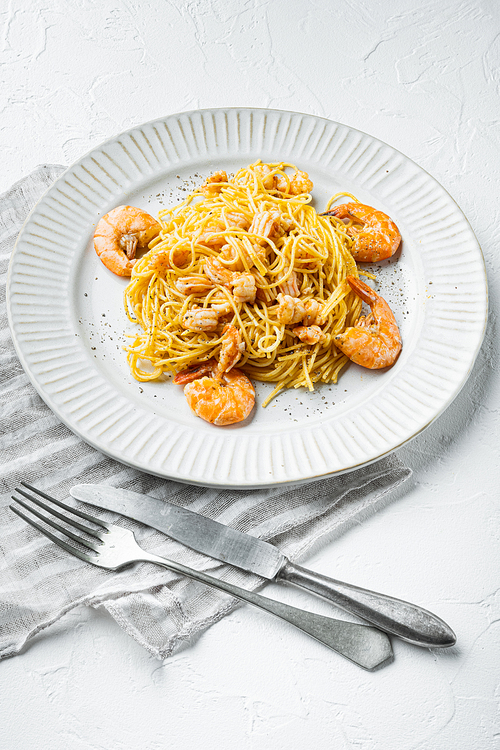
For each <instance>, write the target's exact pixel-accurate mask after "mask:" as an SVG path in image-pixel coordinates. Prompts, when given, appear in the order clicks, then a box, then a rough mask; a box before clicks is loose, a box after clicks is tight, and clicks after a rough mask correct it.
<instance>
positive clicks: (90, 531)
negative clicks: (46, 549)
mask: <svg viewBox="0 0 500 750" xmlns="http://www.w3.org/2000/svg"><path fill="white" fill-rule="evenodd" d="M14 492H19V494H20V495H23V496H24V497H25V498H27V499H28V500H31V502H32V503H35V504H36V505H39V506H40V508H43V509H44V510H47V511H49V512H50V513H52V515H53V516H56V517H57V518H60V519H61V521H66V522H67V523H71V525H72V526H74V527H75V528H77V529H80V531H85V532H86V533H87V534H90V536H93V537H95V538H96V539H101V540H102V531H97V530H96V529H91V528H90V526H85V524H83V523H79V522H78V521H75V520H74V519H71V520H70V519H68V517H67V516H63V514H62V513H59V512H58V511H57V510H55V508H50V507H49V506H48V505H47V504H46V503H43V502H42V501H41V500H39V499H38V498H36V497H34V495H30V494H29V492H25V491H24V490H22V489H21V488H20V487H16V489H15V490H14ZM18 502H19V501H18ZM58 505H64V504H63V503H58ZM64 507H65V508H66V509H67V510H70V511H72V512H73V509H72V508H70V507H69V505H65V506H64Z"/></svg>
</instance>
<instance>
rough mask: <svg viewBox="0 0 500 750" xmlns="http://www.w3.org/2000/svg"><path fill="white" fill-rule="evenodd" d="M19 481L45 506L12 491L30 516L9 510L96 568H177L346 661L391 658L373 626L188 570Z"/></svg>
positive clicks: (371, 662) (367, 663)
mask: <svg viewBox="0 0 500 750" xmlns="http://www.w3.org/2000/svg"><path fill="white" fill-rule="evenodd" d="M21 484H22V485H23V486H24V487H27V488H28V489H30V490H31V491H32V492H35V493H36V494H37V495H38V497H35V496H34V495H32V494H30V493H28V492H26V491H25V490H22V489H21V488H19V487H17V488H16V490H15V492H17V493H18V494H20V495H22V496H23V497H25V498H26V499H28V500H30V501H31V502H32V503H34V504H35V506H37V507H38V508H39V509H42V510H43V511H45V513H42V512H40V510H37V508H36V507H31V506H30V505H28V504H27V503H26V502H25V501H24V500H21V499H20V498H18V497H16V496H14V495H12V499H13V500H15V501H16V503H18V505H20V506H22V507H23V508H24V509H25V510H27V511H28V512H29V513H30V516H27V515H26V514H25V513H24V512H23V511H22V510H21V509H20V508H19V507H17V506H15V505H11V506H10V508H11V510H12V511H14V513H16V514H17V515H18V516H20V517H21V518H22V519H23V520H24V521H26V522H27V523H29V524H30V525H31V526H34V527H35V528H36V529H38V531H40V532H41V533H42V534H44V535H45V536H47V537H48V538H49V539H51V540H52V541H53V542H55V543H56V544H58V545H59V547H62V548H63V549H65V550H66V551H67V552H69V553H70V554H72V555H75V556H76V557H78V558H80V560H84V561H85V562H88V563H91V564H92V565H97V566H98V567H99V568H105V569H106V570H119V569H120V568H123V567H125V566H126V565H129V564H130V563H134V562H150V563H154V564H155V565H162V566H163V567H164V568H168V569H169V570H172V571H174V572H176V573H180V574H181V575H185V576H188V577H189V578H193V579H194V580H196V581H201V583H205V584H206V585H207V586H212V588H215V589H219V590H220V591H224V592H225V593H226V594H231V596H234V597H236V598H237V599H241V601H244V602H248V603H249V604H253V605H254V606H255V607H259V608H260V609H263V610H264V611H265V612H269V613H270V614H272V615H276V617H280V618H281V619H282V620H285V621H286V622H289V623H290V624H291V625H295V627H296V628H299V630H302V631H303V632H304V633H307V634H308V635H311V636H312V637H313V638H315V639H316V640H318V641H320V643H323V644H325V646H328V647H329V648H331V649H332V650H333V651H336V652H337V653H339V654H341V655H342V656H345V657H346V658H347V659H350V661H352V662H354V663H355V664H358V665H359V666H360V667H363V668H364V669H367V670H373V669H376V668H378V667H381V666H382V665H384V664H386V663H388V662H390V661H392V657H393V653H392V647H391V642H390V640H389V638H388V636H387V635H386V634H385V633H382V632H381V631H379V630H376V629H375V628H372V627H369V626H367V625H357V624H356V623H352V622H344V621H342V620H334V619H332V618H331V617H325V616H324V615H318V614H315V613H313V612H307V611H305V610H302V609H297V608H296V607H291V606H289V605H288V604H283V603H282V602H277V601H275V600H274V599H269V598H267V597H265V596H261V595H260V594H256V593H255V592H253V591H247V590H246V589H242V588H240V587H239V586H235V585H234V584H232V583H227V582H226V581H221V580H219V579H218V578H213V577H212V576H209V575H207V574H206V573H201V572H200V571H197V570H193V569H192V568H188V567H186V566H185V565H182V564H181V563H177V562H173V561H172V560H166V559H165V558H164V557H159V556H158V555H153V554H150V553H149V552H146V551H145V550H143V549H142V548H141V547H140V546H139V545H138V544H137V542H136V540H135V537H134V534H133V532H132V531H130V530H129V529H124V528H123V527H121V526H116V525H115V524H112V523H108V522H107V521H103V520H102V519H100V518H96V517H95V516H91V515H89V514H88V513H84V512H83V511H81V510H78V509H77V508H72V507H71V506H69V505H66V504H65V503H63V502H61V501H60V500H56V499H55V498H53V497H51V496H50V495H47V494H46V493H45V492H42V491H41V490H38V489H36V488H35V487H33V486H31V485H29V484H27V483H26V482H21ZM41 497H43V498H45V499H46V500H49V501H50V503H52V504H54V505H55V506H57V507H58V508H60V509H62V510H63V511H64V513H62V512H60V511H58V510H56V508H54V507H51V506H50V505H48V504H47V503H45V502H44V501H43V500H41V499H40V498H41ZM69 513H71V514H72V515H75V516H77V517H79V518H82V519H84V520H86V521H90V522H91V523H92V524H94V525H95V526H97V527H98V528H96V529H94V528H91V527H90V526H87V525H86V524H83V523H81V522H80V521H77V520H75V519H74V518H71V517H69V515H68V514H69ZM47 514H49V515H47ZM33 515H34V516H37V517H38V518H40V519H41V520H42V521H43V522H44V523H45V524H47V525H49V526H51V527H52V528H53V529H56V530H57V531H58V532H59V533H61V534H64V535H65V536H66V537H68V538H69V539H72V540H73V541H74V542H78V543H79V544H80V545H83V547H85V548H86V550H87V551H85V552H83V551H82V550H80V549H79V548H78V547H76V546H74V545H73V544H68V542H66V541H64V540H63V539H60V538H59V537H58V536H56V535H55V534H53V533H52V532H50V531H49V530H48V529H46V528H44V527H43V526H40V524H39V523H37V522H36V521H35V520H34V519H33V518H32V517H31V516H33ZM52 517H55V518H58V519H60V520H61V521H64V522H65V523H66V524H67V525H68V526H69V527H70V528H65V527H64V526H61V524H59V523H57V522H56V521H55V520H53V518H52ZM76 531H80V532H83V534H82V533H80V534H77V533H75V532H76ZM88 537H90V538H88Z"/></svg>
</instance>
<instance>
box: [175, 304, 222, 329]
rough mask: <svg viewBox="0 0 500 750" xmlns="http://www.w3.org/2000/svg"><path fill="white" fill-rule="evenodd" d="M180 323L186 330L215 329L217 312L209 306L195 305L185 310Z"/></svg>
mask: <svg viewBox="0 0 500 750" xmlns="http://www.w3.org/2000/svg"><path fill="white" fill-rule="evenodd" d="M181 325H182V327H183V328H186V329H187V330H188V331H198V332H199V333H203V332H204V331H215V330H217V326H218V325H219V313H218V312H217V310H212V309H211V308H210V307H197V306H196V305H195V306H194V307H192V308H191V309H190V310H187V311H186V312H185V313H184V315H183V317H182V319H181Z"/></svg>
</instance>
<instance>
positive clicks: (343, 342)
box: [334, 276, 401, 370]
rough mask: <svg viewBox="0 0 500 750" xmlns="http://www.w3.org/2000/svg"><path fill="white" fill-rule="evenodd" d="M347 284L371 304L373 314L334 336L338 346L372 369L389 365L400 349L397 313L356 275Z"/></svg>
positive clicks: (364, 300)
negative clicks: (395, 315) (395, 316)
mask: <svg viewBox="0 0 500 750" xmlns="http://www.w3.org/2000/svg"><path fill="white" fill-rule="evenodd" d="M346 281H347V283H348V284H349V286H350V287H351V289H352V290H353V292H354V293H355V294H357V295H358V297H361V299H362V300H363V302H366V303H367V304H368V305H370V310H371V312H370V315H368V316H367V317H366V318H365V317H364V316H362V317H361V318H359V320H358V321H357V323H356V324H355V325H354V326H352V327H350V328H346V329H345V331H343V332H342V333H339V334H337V335H336V336H335V337H334V342H335V345H336V346H337V348H338V349H340V351H341V352H343V353H344V354H345V355H346V357H349V359H350V360H352V361H353V362H355V363H356V364H357V365H361V366H362V367H367V368H368V369H370V370H378V369H380V368H382V367H390V366H391V365H393V364H394V362H395V361H396V359H397V358H398V356H399V353H400V351H401V335H400V333H399V328H398V326H397V323H396V320H395V318H394V314H393V312H392V310H391V308H390V307H389V305H388V304H387V302H386V301H385V299H383V298H382V297H381V296H380V295H378V294H377V293H376V292H374V291H373V289H371V288H370V287H369V286H368V285H367V284H364V283H363V282H362V281H360V280H359V279H357V278H356V277H355V276H348V277H347V279H346Z"/></svg>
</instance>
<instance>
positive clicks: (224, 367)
mask: <svg viewBox="0 0 500 750" xmlns="http://www.w3.org/2000/svg"><path fill="white" fill-rule="evenodd" d="M222 334H223V335H222V343H221V347H220V353H219V364H218V372H219V374H222V373H223V372H229V370H232V369H233V367H234V366H235V364H236V363H237V362H238V360H240V359H241V355H242V354H243V352H244V351H245V342H244V341H242V339H241V333H240V332H239V331H238V329H237V328H236V327H235V326H233V325H231V324H230V323H228V324H227V325H225V326H224V329H223V331H222Z"/></svg>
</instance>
